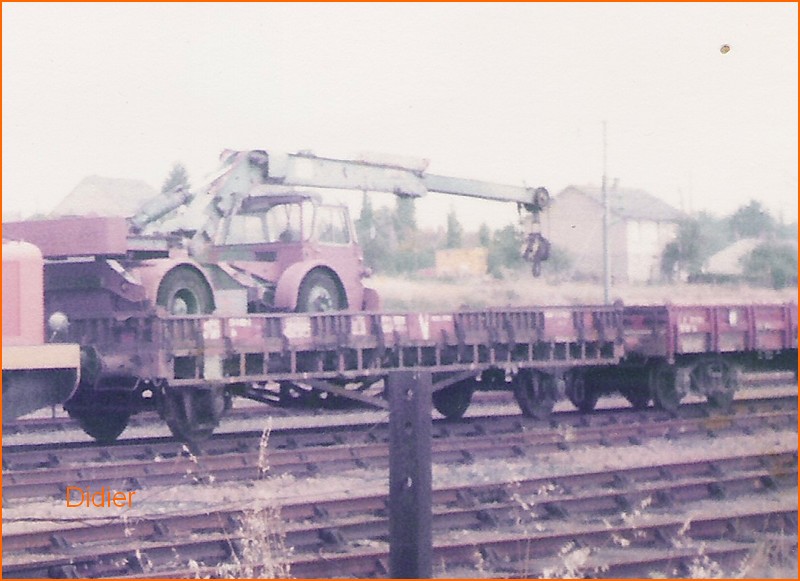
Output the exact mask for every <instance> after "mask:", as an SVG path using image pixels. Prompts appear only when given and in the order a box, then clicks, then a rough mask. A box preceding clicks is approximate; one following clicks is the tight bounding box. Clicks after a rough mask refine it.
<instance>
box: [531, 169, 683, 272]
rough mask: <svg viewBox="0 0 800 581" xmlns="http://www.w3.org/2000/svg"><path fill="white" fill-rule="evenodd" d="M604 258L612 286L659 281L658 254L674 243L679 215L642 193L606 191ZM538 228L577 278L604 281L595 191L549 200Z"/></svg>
mask: <svg viewBox="0 0 800 581" xmlns="http://www.w3.org/2000/svg"><path fill="white" fill-rule="evenodd" d="M607 195H608V201H609V254H610V261H611V278H612V281H613V282H617V283H619V282H649V281H655V280H658V279H659V278H660V277H661V255H662V253H663V251H664V247H665V246H666V245H667V244H668V243H669V242H671V241H672V240H674V239H675V237H676V236H677V233H678V222H679V221H680V220H681V219H683V218H684V217H685V215H684V214H683V212H681V211H679V210H677V209H675V208H673V207H672V206H670V205H669V204H667V203H666V202H664V201H662V200H659V199H658V198H656V197H655V196H652V195H651V194H648V193H647V192H645V191H643V190H638V189H629V188H620V187H619V185H618V183H617V182H616V181H615V182H614V184H613V185H611V186H610V187H608V188H607ZM543 229H544V231H545V233H546V236H547V237H548V238H549V239H550V241H551V242H552V243H553V245H554V246H556V247H557V248H560V249H562V250H565V251H566V252H567V253H568V254H569V255H570V257H571V259H572V265H573V268H574V270H575V272H576V273H580V274H582V275H584V276H589V277H592V278H597V279H598V280H601V279H602V277H603V200H602V189H601V188H600V187H597V186H568V187H567V188H565V189H564V190H562V191H561V192H560V193H559V194H558V195H557V196H555V198H554V199H553V202H552V205H551V207H550V209H549V210H548V212H546V214H545V218H544V220H543Z"/></svg>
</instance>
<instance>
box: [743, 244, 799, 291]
mask: <svg viewBox="0 0 800 581" xmlns="http://www.w3.org/2000/svg"><path fill="white" fill-rule="evenodd" d="M742 267H743V269H744V272H745V276H746V277H747V278H749V279H750V280H752V281H753V282H755V283H757V284H763V285H767V286H771V287H773V288H776V289H780V288H784V287H787V286H790V285H796V284H797V251H796V250H795V248H794V247H793V246H792V245H790V244H781V243H776V242H765V243H763V244H760V245H759V246H757V247H756V248H754V249H753V252H751V253H750V255H749V256H747V257H746V258H745V259H744V261H743V264H742Z"/></svg>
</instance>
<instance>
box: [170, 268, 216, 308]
mask: <svg viewBox="0 0 800 581" xmlns="http://www.w3.org/2000/svg"><path fill="white" fill-rule="evenodd" d="M156 302H157V303H158V304H159V305H161V306H162V307H164V308H165V309H167V312H168V313H169V314H170V315H176V316H182V315H203V314H209V313H211V312H213V311H214V297H213V295H212V293H211V287H209V285H208V283H207V282H206V279H205V278H203V276H202V275H201V274H200V273H198V272H197V271H196V270H193V269H191V268H186V267H178V268H175V269H173V270H171V271H169V272H168V273H167V274H166V276H164V278H163V279H161V284H160V285H159V286H158V296H157V298H156Z"/></svg>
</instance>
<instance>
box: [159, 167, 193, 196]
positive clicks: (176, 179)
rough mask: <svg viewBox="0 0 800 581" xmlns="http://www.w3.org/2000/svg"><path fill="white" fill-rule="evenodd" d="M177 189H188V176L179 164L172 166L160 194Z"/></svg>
mask: <svg viewBox="0 0 800 581" xmlns="http://www.w3.org/2000/svg"><path fill="white" fill-rule="evenodd" d="M177 188H183V189H187V190H188V189H189V174H188V173H187V172H186V168H185V167H183V164H182V163H180V162H177V163H175V165H173V166H172V170H171V171H170V172H169V175H168V176H167V179H166V180H164V184H163V185H162V186H161V193H162V194H165V193H167V192H170V191H172V190H174V189H177Z"/></svg>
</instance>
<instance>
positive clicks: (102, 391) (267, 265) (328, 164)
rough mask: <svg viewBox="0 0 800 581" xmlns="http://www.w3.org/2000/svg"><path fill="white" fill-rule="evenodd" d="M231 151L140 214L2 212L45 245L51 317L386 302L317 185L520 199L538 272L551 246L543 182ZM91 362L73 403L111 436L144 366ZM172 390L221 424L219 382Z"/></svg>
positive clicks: (196, 420)
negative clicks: (194, 181) (211, 171)
mask: <svg viewBox="0 0 800 581" xmlns="http://www.w3.org/2000/svg"><path fill="white" fill-rule="evenodd" d="M220 158H221V168H220V169H219V171H218V172H217V173H216V174H215V175H214V176H212V178H211V180H210V182H209V183H208V185H206V186H205V187H202V188H200V189H199V190H198V191H196V192H191V191H186V190H183V189H176V190H174V191H171V192H168V193H166V194H163V195H159V196H157V197H155V198H153V199H152V200H150V201H148V202H146V203H145V204H143V205H142V206H141V207H140V208H139V210H138V211H137V212H135V214H134V215H133V216H129V217H124V216H111V217H96V216H77V217H62V218H56V219H49V220H34V221H25V222H16V223H6V224H4V227H3V231H4V236H5V237H7V238H11V239H17V240H25V241H28V242H31V243H33V244H35V245H37V246H38V247H39V248H40V249H41V251H42V253H43V255H44V257H45V259H46V264H45V310H46V313H47V315H48V316H50V315H52V314H53V313H61V314H63V315H66V317H67V318H68V319H72V318H79V319H86V318H87V317H97V318H98V319H99V318H108V317H113V318H116V319H118V320H120V319H125V318H126V317H140V316H142V315H146V314H148V313H157V314H159V315H167V316H183V315H209V314H212V313H213V314H214V315H218V316H247V315H248V314H250V313H268V312H322V311H337V310H350V311H359V310H366V311H375V310H378V309H379V307H380V302H379V298H378V296H377V293H376V292H375V291H374V290H373V289H370V288H368V287H366V286H365V285H364V284H363V279H364V278H365V277H366V276H367V275H368V269H366V268H365V266H364V264H363V258H362V252H361V249H360V247H359V246H358V242H357V239H356V235H355V230H354V228H353V225H352V221H351V218H350V216H349V213H348V210H347V207H346V206H335V205H328V204H323V203H321V200H320V199H319V196H318V194H316V193H315V191H314V189H316V188H322V189H326V190H337V189H341V190H350V191H360V192H366V191H374V192H389V193H392V194H395V195H398V196H408V197H413V198H418V197H421V196H424V195H425V194H426V193H428V192H438V193H443V194H451V195H459V196H467V197H473V198H480V199H485V200H496V201H502V202H512V203H515V204H517V206H518V208H519V210H520V212H521V213H526V214H530V217H531V219H530V220H528V223H529V224H530V231H529V232H528V234H527V239H526V242H527V246H526V248H525V249H524V252H523V255H524V257H525V258H526V259H528V260H530V261H531V262H532V264H533V272H534V275H537V274H538V273H539V264H540V262H541V261H542V260H544V259H546V257H547V248H548V243H547V241H546V240H545V239H544V238H543V237H542V234H541V233H540V231H539V216H540V213H541V212H542V211H543V210H544V209H545V208H546V206H547V204H548V201H549V194H548V192H547V190H546V189H545V188H542V187H537V188H529V187H525V186H511V185H501V184H494V183H489V182H485V181H478V180H471V179H461V178H453V177H446V176H441V175H434V174H430V173H427V171H426V170H427V165H428V162H427V161H426V160H409V159H397V158H385V157H384V158H377V157H374V156H372V157H369V156H363V157H360V158H356V159H334V158H328V157H318V156H316V155H314V154H312V153H309V152H298V153H290V154H286V153H277V152H272V151H266V150H249V151H230V150H226V151H224V152H223V153H222V155H221V156H220ZM87 211H89V212H90V211H91V208H87ZM83 360H84V365H83V371H84V372H83V373H82V375H81V383H80V385H79V388H78V390H77V392H76V394H75V395H74V396H73V397H72V398H71V399H70V400H69V401H68V402H67V403H66V404H65V407H66V409H67V410H68V411H69V412H70V414H71V415H72V416H73V417H75V418H76V419H77V420H78V421H79V422H80V423H81V425H82V427H83V428H84V430H85V431H87V432H88V433H89V434H90V435H92V436H94V437H96V438H97V439H100V440H113V439H114V438H116V437H117V436H118V435H119V433H121V432H122V430H124V428H125V426H126V425H127V422H128V418H129V416H130V414H131V413H135V412H136V410H137V408H138V407H139V406H141V405H143V404H144V402H142V401H141V399H140V398H139V396H138V395H137V394H138V391H137V388H136V385H138V384H136V385H134V384H130V381H129V379H130V378H132V377H137V373H135V370H130V369H127V368H125V365H124V364H120V365H119V366H118V368H115V369H114V370H110V369H107V367H108V362H107V361H105V363H104V364H103V365H102V366H101V365H99V364H95V363H96V362H97V361H99V359H97V358H95V357H94V356H92V354H91V352H88V353H85V354H84V358H83ZM93 362H94V363H93ZM104 366H105V367H104ZM101 367H104V368H103V369H100V368H101ZM469 381H471V379H470V380H469ZM284 387H285V388H286V389H284V390H282V393H285V394H287V395H286V397H287V398H290V395H289V394H292V393H294V394H296V393H297V390H296V389H294V384H292V383H288V382H287V383H286V384H285V386H284ZM162 391H163V393H160V394H159V395H158V397H157V398H156V403H157V405H158V408H159V411H160V412H161V413H162V415H164V416H165V419H166V420H167V422H168V423H169V425H170V427H171V428H172V429H173V432H174V433H176V435H178V436H179V437H183V438H185V439H192V438H195V439H196V438H197V437H198V435H202V433H204V432H208V433H210V431H209V430H208V429H206V427H204V426H211V429H213V426H214V425H216V422H218V421H219V417H220V416H221V414H222V412H223V411H224V408H225V406H226V405H227V402H228V401H229V400H228V399H226V397H225V394H224V393H223V392H222V391H220V390H216V389H214V388H208V389H206V388H203V389H195V390H180V389H178V390H176V389H167V388H164V390H162ZM454 391H455V390H454ZM312 393H314V394H319V393H320V392H319V390H312ZM445 403H447V402H445ZM456 403H458V402H456ZM467 403H468V401H467Z"/></svg>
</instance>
